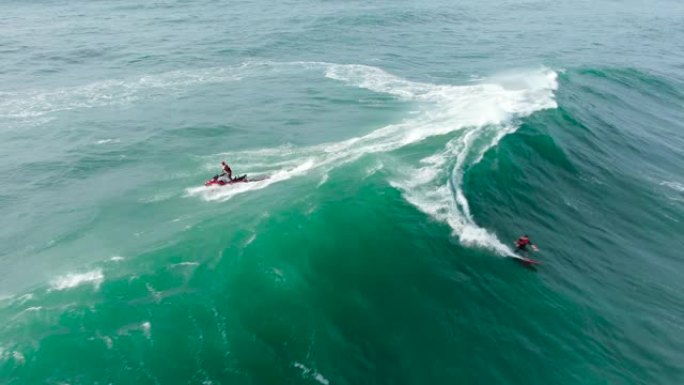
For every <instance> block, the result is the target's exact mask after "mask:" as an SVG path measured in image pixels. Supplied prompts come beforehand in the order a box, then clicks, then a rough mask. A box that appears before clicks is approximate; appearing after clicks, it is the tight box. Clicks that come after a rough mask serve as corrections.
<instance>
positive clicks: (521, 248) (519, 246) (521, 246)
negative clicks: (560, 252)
mask: <svg viewBox="0 0 684 385" xmlns="http://www.w3.org/2000/svg"><path fill="white" fill-rule="evenodd" d="M528 247H530V248H531V249H532V250H534V251H538V249H537V246H536V245H535V244H534V243H532V241H530V238H529V237H528V236H527V235H523V236H522V237H520V238H518V240H517V241H515V252H516V253H520V252H524V253H528V252H529V251H530V250H529V249H528Z"/></svg>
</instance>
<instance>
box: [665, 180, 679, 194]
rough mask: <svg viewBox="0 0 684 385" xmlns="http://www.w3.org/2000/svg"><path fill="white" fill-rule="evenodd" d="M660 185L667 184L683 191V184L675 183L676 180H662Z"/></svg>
mask: <svg viewBox="0 0 684 385" xmlns="http://www.w3.org/2000/svg"><path fill="white" fill-rule="evenodd" d="M660 185H661V186H667V187H669V188H671V189H673V190H675V191H678V192H684V184H681V183H677V182H668V181H663V182H661V183H660Z"/></svg>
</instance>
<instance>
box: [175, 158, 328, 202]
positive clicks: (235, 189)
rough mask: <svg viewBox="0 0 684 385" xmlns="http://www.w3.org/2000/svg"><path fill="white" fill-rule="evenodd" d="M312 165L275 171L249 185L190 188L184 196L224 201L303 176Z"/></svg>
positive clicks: (312, 161) (312, 162)
mask: <svg viewBox="0 0 684 385" xmlns="http://www.w3.org/2000/svg"><path fill="white" fill-rule="evenodd" d="M314 164H315V163H314V160H313V159H308V160H304V161H303V163H301V164H299V165H298V166H296V167H293V168H291V169H281V170H277V171H275V172H274V173H273V174H272V175H270V176H269V177H268V178H266V179H263V180H259V181H255V182H250V183H236V184H233V185H230V186H209V187H205V186H202V187H191V188H188V189H186V194H187V195H188V196H201V197H202V198H203V199H204V200H207V201H214V200H218V201H225V200H228V199H230V198H233V197H235V196H237V195H240V194H244V193H246V192H250V191H255V190H261V189H263V188H266V187H268V186H270V185H272V184H274V183H278V182H282V181H285V180H288V179H290V178H292V177H295V176H300V175H305V174H306V172H307V171H309V170H310V169H311V168H313V166H314ZM247 173H248V174H251V172H250V171H249V169H247Z"/></svg>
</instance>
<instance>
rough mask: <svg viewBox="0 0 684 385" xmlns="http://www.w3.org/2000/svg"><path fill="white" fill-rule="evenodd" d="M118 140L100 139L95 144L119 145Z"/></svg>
mask: <svg viewBox="0 0 684 385" xmlns="http://www.w3.org/2000/svg"><path fill="white" fill-rule="evenodd" d="M119 142H120V140H119V139H111V138H110V139H100V140H98V141H97V142H95V144H107V143H119Z"/></svg>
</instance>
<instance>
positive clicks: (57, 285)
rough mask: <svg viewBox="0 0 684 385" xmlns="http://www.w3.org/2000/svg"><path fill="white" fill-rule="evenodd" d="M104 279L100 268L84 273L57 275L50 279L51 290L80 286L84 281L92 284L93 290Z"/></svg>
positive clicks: (97, 287) (98, 286)
mask: <svg viewBox="0 0 684 385" xmlns="http://www.w3.org/2000/svg"><path fill="white" fill-rule="evenodd" d="M103 279H104V275H103V274H102V270H101V269H97V270H93V271H89V272H86V273H72V274H67V275H63V276H61V277H58V278H57V279H55V280H53V281H52V284H51V290H65V289H71V288H74V287H77V286H80V285H82V284H84V283H89V284H92V285H93V287H94V288H95V290H97V289H99V288H100V284H101V283H102V280H103Z"/></svg>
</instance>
